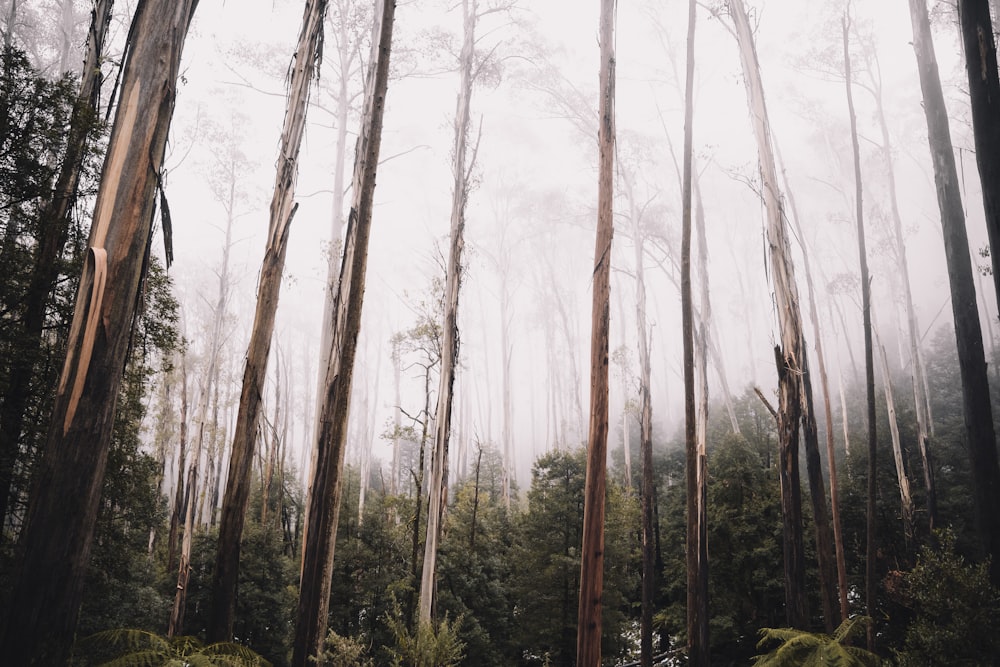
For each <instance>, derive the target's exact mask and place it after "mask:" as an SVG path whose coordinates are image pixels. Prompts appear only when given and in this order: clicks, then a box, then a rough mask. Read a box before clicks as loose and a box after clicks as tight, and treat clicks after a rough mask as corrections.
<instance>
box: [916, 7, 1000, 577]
mask: <svg viewBox="0 0 1000 667" xmlns="http://www.w3.org/2000/svg"><path fill="white" fill-rule="evenodd" d="M910 16H911V18H912V23H913V48H914V51H915V52H916V55H917V65H918V69H919V71H920V88H921V90H922V92H923V97H924V113H925V115H926V116H927V132H928V139H929V142H930V149H931V155H932V157H933V164H934V182H935V185H936V187H937V194H938V206H939V207H940V209H941V225H942V228H943V232H944V247H945V257H946V258H947V260H948V276H949V284H950V286H951V307H952V313H953V315H954V319H955V340H956V343H957V346H958V362H959V369H960V371H961V376H962V396H963V401H962V406H963V412H964V414H965V429H966V443H967V446H968V449H969V459H970V463H971V469H972V493H973V500H974V504H975V507H976V518H977V522H978V525H979V535H980V538H981V539H982V541H983V545H984V547H985V551H986V554H987V555H988V556H991V557H992V560H991V563H990V580H991V581H992V582H993V584H994V585H1000V465H998V462H997V448H996V436H995V433H994V427H993V411H992V408H991V406H990V388H989V380H988V378H987V375H986V355H985V353H984V351H983V334H982V329H981V328H980V325H979V310H978V307H977V304H976V290H975V283H974V282H973V277H972V276H973V272H972V260H971V257H970V255H969V239H968V236H967V233H966V230H965V216H964V213H963V209H962V196H961V193H960V191H959V186H958V174H957V170H956V168H955V156H954V153H953V150H952V143H951V132H950V130H949V128H948V113H947V109H946V108H945V104H944V95H943V93H942V91H941V79H940V77H939V75H938V68H937V61H936V59H935V56H934V44H933V42H932V41H931V32H930V21H929V19H928V16H927V5H926V2H925V0H910ZM995 65H996V63H995V61H994V66H995ZM994 71H995V70H994ZM994 184H995V183H994ZM984 187H986V186H984Z"/></svg>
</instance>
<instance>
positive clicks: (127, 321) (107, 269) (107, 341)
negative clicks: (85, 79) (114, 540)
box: [0, 0, 197, 665]
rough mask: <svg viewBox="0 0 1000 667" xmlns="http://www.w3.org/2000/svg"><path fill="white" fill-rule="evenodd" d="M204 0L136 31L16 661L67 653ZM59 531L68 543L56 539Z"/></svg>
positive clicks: (173, 8)
mask: <svg viewBox="0 0 1000 667" xmlns="http://www.w3.org/2000/svg"><path fill="white" fill-rule="evenodd" d="M196 5H197V0H171V1H170V2H167V1H166V0H147V2H145V3H143V4H141V5H140V6H139V9H138V11H137V12H136V16H135V19H134V23H133V27H132V31H131V34H132V37H133V40H132V46H131V49H130V51H129V58H128V62H127V63H126V65H125V73H124V77H123V82H122V88H121V91H122V94H121V103H120V105H119V107H118V112H117V114H116V117H115V123H114V127H113V129H112V132H111V139H110V141H109V144H108V157H107V159H106V161H105V163H104V169H103V172H102V178H101V186H100V189H99V191H98V195H97V202H96V204H95V214H94V222H93V226H92V227H91V231H90V239H89V250H88V252H87V259H86V263H85V266H84V268H83V275H82V277H81V280H80V287H79V291H78V293H77V303H76V308H75V311H74V314H73V325H72V328H71V330H70V337H69V341H68V345H67V354H66V363H65V365H64V367H63V372H62V377H61V379H60V382H59V386H58V389H57V395H56V400H55V405H54V407H53V411H52V421H51V424H50V427H49V434H48V438H47V440H46V443H45V447H44V450H43V454H42V460H41V461H40V464H39V466H38V471H37V478H36V483H35V486H34V488H33V490H32V498H31V502H30V505H29V510H28V516H27V519H26V523H25V527H24V532H23V534H22V540H21V546H22V548H23V552H22V553H23V560H22V561H21V563H22V566H21V569H20V572H19V575H20V576H19V577H18V580H17V583H16V584H15V586H14V590H13V591H12V593H11V596H10V598H9V602H10V605H9V607H8V609H16V610H17V613H15V614H9V615H8V618H7V622H6V627H5V629H4V635H3V639H2V641H0V647H2V654H3V656H4V659H5V660H6V661H8V662H10V663H11V664H17V665H32V664H61V663H62V662H64V661H65V660H66V657H67V656H68V654H69V649H70V645H71V643H72V641H73V630H74V627H75V625H76V619H77V614H78V612H79V609H80V600H81V595H82V591H83V574H84V570H85V568H86V564H87V561H88V558H89V555H90V547H91V544H92V541H93V536H94V527H95V524H96V520H97V509H98V504H99V500H100V494H101V487H102V484H103V482H104V472H105V467H106V465H107V457H108V449H109V447H110V444H111V431H112V427H113V424H114V414H115V406H116V402H117V397H118V390H119V387H120V384H121V375H122V369H123V368H124V365H125V357H126V354H127V351H128V346H129V340H130V336H131V331H132V323H133V321H134V314H135V307H136V301H137V299H136V295H137V294H138V292H139V290H140V288H141V282H142V278H143V273H144V269H145V266H146V263H145V258H146V255H147V254H148V252H149V245H150V236H151V227H152V213H153V203H154V197H153V194H154V189H155V187H156V184H157V174H158V173H159V171H160V165H161V164H162V160H163V151H164V147H165V145H166V139H167V133H168V130H169V127H170V119H171V117H172V115H173V108H174V97H175V84H176V80H177V74H178V67H179V64H180V57H181V50H182V48H183V44H184V38H185V37H186V35H187V29H188V26H189V25H190V22H191V17H192V15H193V13H194V10H195V7H196ZM53 536H58V539H55V538H54V537H53Z"/></svg>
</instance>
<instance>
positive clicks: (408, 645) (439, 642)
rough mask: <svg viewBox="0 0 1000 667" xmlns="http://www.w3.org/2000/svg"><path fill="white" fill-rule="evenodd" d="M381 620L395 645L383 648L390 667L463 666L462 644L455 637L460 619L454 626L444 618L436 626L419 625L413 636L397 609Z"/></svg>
mask: <svg viewBox="0 0 1000 667" xmlns="http://www.w3.org/2000/svg"><path fill="white" fill-rule="evenodd" d="M384 618H385V622H386V625H388V626H389V628H390V629H391V630H392V634H393V636H394V637H395V645H394V646H388V647H386V648H387V649H388V651H389V654H390V655H391V656H392V665H393V667H458V665H460V664H461V663H462V660H463V658H464V657H465V644H464V643H462V640H461V639H459V636H458V628H459V626H460V625H461V623H462V619H461V618H459V619H457V620H456V621H455V622H453V623H450V622H449V621H448V618H447V617H445V618H444V619H443V620H442V621H441V622H440V623H436V624H434V623H420V624H418V626H417V630H416V632H411V631H410V630H409V629H408V628H407V627H406V623H405V622H404V620H403V612H402V610H401V609H400V608H399V606H398V605H396V606H395V608H394V609H393V612H392V613H391V614H390V613H387V614H386V615H385V617H384Z"/></svg>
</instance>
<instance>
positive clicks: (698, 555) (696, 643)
mask: <svg viewBox="0 0 1000 667" xmlns="http://www.w3.org/2000/svg"><path fill="white" fill-rule="evenodd" d="M695 4H696V3H695V0H690V1H689V3H688V33H687V61H686V68H685V77H684V152H683V154H682V156H681V161H682V163H683V167H682V169H681V225H682V232H681V234H682V235H681V327H682V335H683V337H684V343H683V353H684V440H685V451H686V457H685V458H686V460H687V464H686V484H687V490H686V496H687V502H686V504H687V547H686V552H687V555H686V560H687V634H688V642H687V649H688V661H689V663H690V664H691V665H694V666H695V667H707V665H709V664H710V663H711V656H710V654H709V648H708V646H709V644H708V539H707V535H708V533H707V526H705V518H706V509H707V507H706V502H705V501H706V498H707V496H706V483H707V481H708V480H707V468H706V461H705V455H704V452H702V451H701V450H700V448H699V446H698V437H697V431H698V424H697V409H696V406H695V382H696V381H695V367H694V366H695V349H694V346H695V340H694V298H693V295H692V289H691V209H692V206H691V194H692V183H693V180H694V174H693V171H694V170H693V168H692V157H693V155H692V154H693V146H694V43H695V42H694V36H695V21H696V18H697V14H696V9H695Z"/></svg>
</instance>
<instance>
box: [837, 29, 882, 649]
mask: <svg viewBox="0 0 1000 667" xmlns="http://www.w3.org/2000/svg"><path fill="white" fill-rule="evenodd" d="M848 25H849V18H848V16H847V15H846V14H845V15H844V19H843V26H844V31H843V35H844V78H845V82H846V87H847V88H846V89H847V109H848V115H849V120H850V123H851V147H852V150H853V154H854V207H855V211H854V215H855V221H856V223H857V228H858V262H859V265H860V267H861V310H862V316H863V319H864V335H865V388H866V396H867V402H868V498H867V509H866V512H867V520H866V538H865V541H866V545H867V546H866V551H865V606H866V608H867V612H868V616H870V617H871V618H872V619H873V621H872V623H870V624H869V626H868V650H869V651H874V650H875V632H874V630H873V629H872V627H873V626H874V618H875V576H876V575H875V557H876V552H877V550H876V546H875V539H876V530H875V529H876V525H875V496H876V492H877V478H876V466H875V463H876V446H877V443H878V438H877V429H876V422H875V369H874V358H873V350H872V319H871V279H870V278H869V274H868V254H867V250H866V248H865V245H866V244H865V223H864V202H863V200H862V187H861V150H860V148H859V146H858V128H857V117H856V116H855V113H854V93H853V90H852V86H851V54H850V48H849V40H848Z"/></svg>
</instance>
